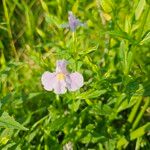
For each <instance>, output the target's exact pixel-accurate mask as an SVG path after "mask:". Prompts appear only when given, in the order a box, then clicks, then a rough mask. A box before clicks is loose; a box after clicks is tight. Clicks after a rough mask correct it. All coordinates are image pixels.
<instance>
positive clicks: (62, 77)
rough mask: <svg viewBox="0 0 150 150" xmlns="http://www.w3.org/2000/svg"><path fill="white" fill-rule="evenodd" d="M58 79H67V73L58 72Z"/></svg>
mask: <svg viewBox="0 0 150 150" xmlns="http://www.w3.org/2000/svg"><path fill="white" fill-rule="evenodd" d="M57 79H58V80H64V79H65V75H64V74H63V73H58V74H57Z"/></svg>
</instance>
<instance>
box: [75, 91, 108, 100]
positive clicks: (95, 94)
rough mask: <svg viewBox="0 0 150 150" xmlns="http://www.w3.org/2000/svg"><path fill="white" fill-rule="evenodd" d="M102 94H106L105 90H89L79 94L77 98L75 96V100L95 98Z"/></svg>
mask: <svg viewBox="0 0 150 150" xmlns="http://www.w3.org/2000/svg"><path fill="white" fill-rule="evenodd" d="M104 93H106V90H89V91H87V92H84V93H81V94H80V95H79V96H77V99H90V98H96V97H99V96H100V95H102V94H104Z"/></svg>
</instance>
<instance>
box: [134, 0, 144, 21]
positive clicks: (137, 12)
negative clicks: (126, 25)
mask: <svg viewBox="0 0 150 150" xmlns="http://www.w3.org/2000/svg"><path fill="white" fill-rule="evenodd" d="M145 5H146V1H145V0H140V1H139V3H138V6H137V8H136V10H135V19H136V20H138V19H139V18H140V16H141V14H142V12H143V10H144V7H145Z"/></svg>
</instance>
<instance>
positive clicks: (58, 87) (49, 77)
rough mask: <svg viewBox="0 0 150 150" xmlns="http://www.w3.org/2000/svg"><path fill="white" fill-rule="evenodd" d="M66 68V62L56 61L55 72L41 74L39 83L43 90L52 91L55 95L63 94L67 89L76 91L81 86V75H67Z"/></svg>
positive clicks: (75, 73)
mask: <svg viewBox="0 0 150 150" xmlns="http://www.w3.org/2000/svg"><path fill="white" fill-rule="evenodd" d="M66 66H67V61H66V60H58V61H57V63H56V71H55V72H53V73H51V72H49V71H46V72H44V73H43V75H42V78H41V81H42V84H43V86H44V89H45V90H47V91H52V90H54V92H55V93H56V94H64V93H66V91H67V89H68V90H69V91H76V90H78V89H80V88H81V87H82V86H83V82H84V81H83V76H82V74H80V73H79V72H74V73H69V72H68V71H67V68H66Z"/></svg>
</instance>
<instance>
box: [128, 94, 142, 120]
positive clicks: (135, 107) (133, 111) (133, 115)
mask: <svg viewBox="0 0 150 150" xmlns="http://www.w3.org/2000/svg"><path fill="white" fill-rule="evenodd" d="M141 102H142V96H140V97H139V98H138V99H137V103H136V104H135V105H134V107H133V108H132V111H131V113H130V115H129V117H128V122H129V123H132V122H133V119H134V118H135V115H136V113H137V111H138V109H139V106H140V104H141Z"/></svg>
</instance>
